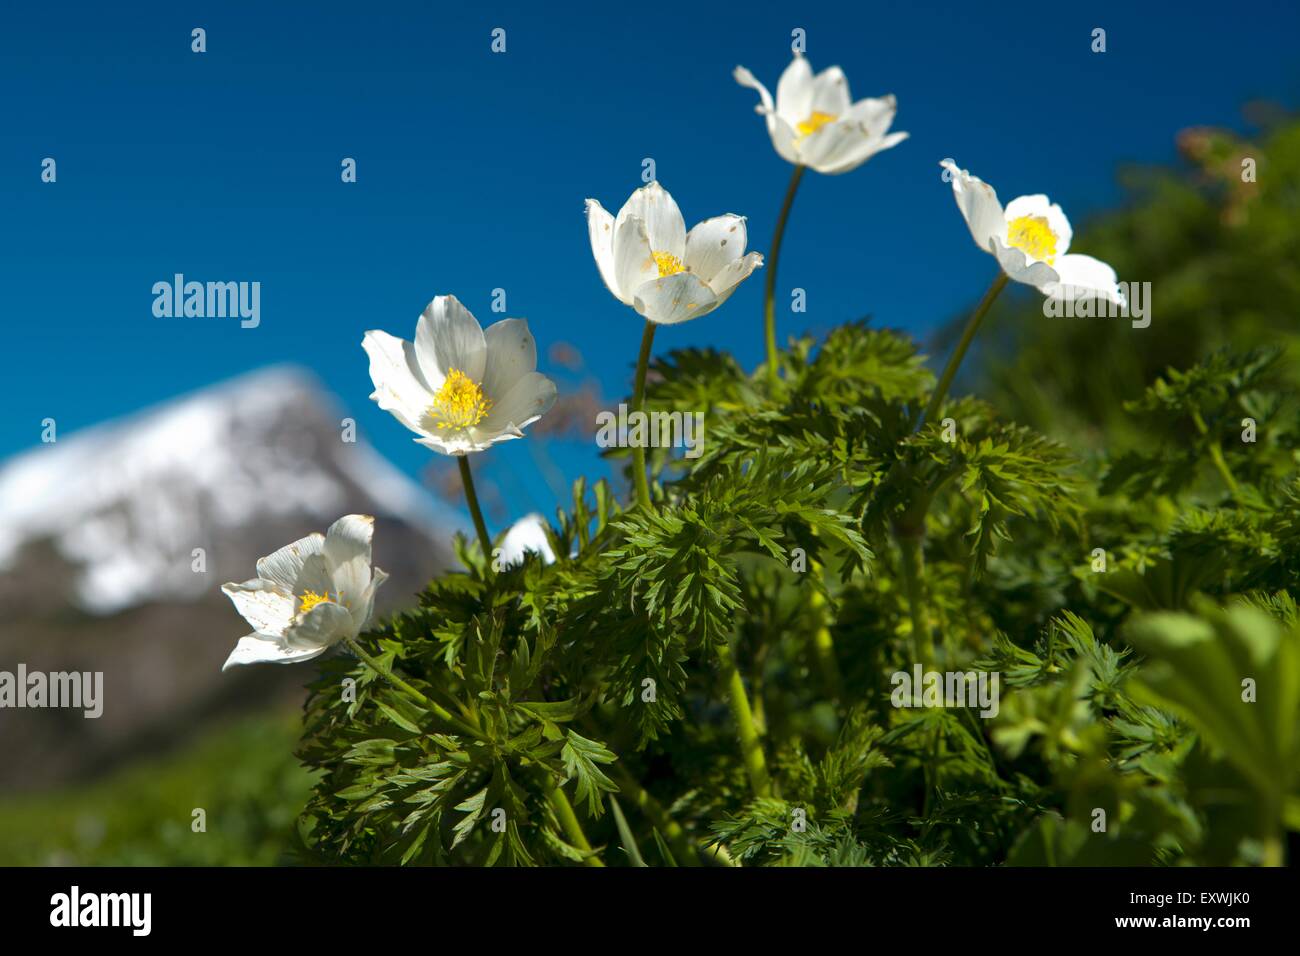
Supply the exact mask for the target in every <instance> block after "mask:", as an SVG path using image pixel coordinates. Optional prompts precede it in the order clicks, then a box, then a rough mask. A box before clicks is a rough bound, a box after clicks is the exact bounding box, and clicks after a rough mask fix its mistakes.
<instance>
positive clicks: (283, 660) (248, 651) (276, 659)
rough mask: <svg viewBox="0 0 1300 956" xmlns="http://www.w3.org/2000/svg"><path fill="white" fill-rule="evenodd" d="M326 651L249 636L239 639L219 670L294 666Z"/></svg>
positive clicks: (281, 640)
mask: <svg viewBox="0 0 1300 956" xmlns="http://www.w3.org/2000/svg"><path fill="white" fill-rule="evenodd" d="M326 650H328V648H326V647H289V646H288V645H287V644H286V643H285V642H284V639H283V638H271V639H268V638H264V637H262V636H260V635H258V634H249V635H248V636H247V637H241V638H240V639H239V643H238V644H236V645H235V649H234V650H233V651H231V652H230V656H229V657H227V658H226V662H225V663H224V664H222V665H221V669H222V670H223V671H227V670H230V668H232V667H234V666H235V665H236V664H294V663H297V662H298V661H309V660H311V659H312V658H313V657H320V656H321V655H322V654H324V653H325V651H326Z"/></svg>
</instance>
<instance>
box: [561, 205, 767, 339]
mask: <svg viewBox="0 0 1300 956" xmlns="http://www.w3.org/2000/svg"><path fill="white" fill-rule="evenodd" d="M587 230H588V232H589V233H590V234H591V253H592V255H594V256H595V257H596V266H597V268H599V269H600V277H601V278H602V279H604V280H605V285H606V286H608V287H609V291H610V292H612V293H614V298H616V299H618V300H619V301H620V302H622V303H623V304H624V305H630V306H632V308H634V309H636V310H637V312H639V313H640V314H641V315H643V316H645V318H646V319H647V320H648V321H650V322H657V323H659V324H660V325H672V324H673V323H676V322H685V321H686V320H687V319H698V318H699V317H700V316H702V315H705V314H707V313H709V312H712V311H713V310H714V309H716V308H717V307H718V306H720V305H722V303H724V302H726V301H727V299H728V298H729V297H730V296H731V293H733V292H734V291H736V286H738V285H740V283H741V281H742V280H744V279H746V278H748V276H749V274H750V273H751V272H753V271H754V270H755V269H757V268H758V267H759V266H761V265H762V264H763V257H762V256H761V255H759V254H758V253H757V252H751V253H749V254H748V255H746V254H745V243H746V241H747V240H748V237H747V235H746V231H745V217H744V216H733V215H731V214H730V213H728V214H727V215H725V216H717V217H716V218H714V219H706V220H704V222H702V223H700V224H699V225H697V226H696V227H695V228H694V229H692V230H691V231H690V232H689V233H688V232H687V231H686V222H685V220H684V219H682V212H681V210H680V209H678V208H677V203H675V202H673V197H672V196H670V195H669V194H668V190H666V189H664V188H663V187H662V186H660V185H659V184H658V183H651V184H650V185H648V186H642V187H641V188H640V189H638V190H637V191H636V192H634V193H633V194H632V195H631V197H630V198H629V199H628V201H627V202H626V203H624V204H623V208H622V209H620V210H619V211H618V218H617V219H616V218H614V217H613V216H611V215H610V214H609V213H608V212H606V211H605V209H604V208H603V207H602V206H601V205H600V203H598V202H596V200H594V199H588V200H587Z"/></svg>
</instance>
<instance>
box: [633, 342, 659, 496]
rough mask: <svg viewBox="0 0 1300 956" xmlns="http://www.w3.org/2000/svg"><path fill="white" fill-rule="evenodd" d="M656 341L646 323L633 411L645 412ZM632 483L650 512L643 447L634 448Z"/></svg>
mask: <svg viewBox="0 0 1300 956" xmlns="http://www.w3.org/2000/svg"><path fill="white" fill-rule="evenodd" d="M654 340H655V324H654V323H653V322H646V324H645V332H643V333H642V334H641V354H640V355H638V356H637V360H636V381H635V382H634V383H633V385H632V409H633V411H638V412H639V411H644V410H645V409H644V406H645V373H646V368H647V367H648V366H649V365H650V347H651V346H652V345H653V344H654ZM632 483H633V485H635V486H636V500H637V503H638V504H640V505H641V507H642V508H645V509H646V510H647V511H649V510H650V507H651V506H650V484H649V482H647V481H646V475H645V448H644V447H643V446H641V445H633V446H632Z"/></svg>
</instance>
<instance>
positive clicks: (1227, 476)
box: [1192, 411, 1237, 498]
mask: <svg viewBox="0 0 1300 956" xmlns="http://www.w3.org/2000/svg"><path fill="white" fill-rule="evenodd" d="M1192 422H1193V424H1195V425H1196V430H1197V431H1198V432H1200V433H1201V437H1202V438H1208V437H1209V436H1210V430H1209V428H1207V427H1206V425H1205V419H1204V418H1202V417H1201V413H1200V412H1199V411H1193V412H1192ZM1209 448H1210V460H1211V461H1213V462H1214V467H1215V469H1216V470H1217V471H1218V472H1219V477H1220V478H1222V479H1223V483H1224V484H1225V485H1227V486H1228V491H1229V492H1230V493H1231V494H1232V496H1233V497H1234V498H1235V497H1237V479H1235V478H1233V477H1232V470H1231V469H1230V468H1229V467H1228V462H1227V459H1225V458H1224V457H1223V449H1222V448H1220V447H1219V442H1218V441H1217V440H1216V439H1211V441H1210V443H1209Z"/></svg>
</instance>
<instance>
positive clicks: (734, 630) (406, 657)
mask: <svg viewBox="0 0 1300 956" xmlns="http://www.w3.org/2000/svg"><path fill="white" fill-rule="evenodd" d="M1203 135H1206V136H1208V135H1210V134H1203ZM1216 135H1217V134H1216ZM1215 142H1218V143H1219V144H1220V145H1222V144H1223V143H1224V142H1226V141H1225V140H1222V139H1220V140H1217V141H1215ZM1211 152H1213V151H1211ZM1215 155H1218V154H1215ZM1258 155H1259V156H1261V157H1262V158H1261V163H1260V165H1261V169H1265V168H1267V169H1271V170H1272V171H1273V172H1272V173H1271V174H1270V175H1268V176H1264V175H1261V187H1260V192H1261V193H1262V194H1265V195H1262V196H1255V195H1254V194H1243V193H1242V192H1241V191H1240V190H1237V189H1235V188H1229V184H1228V183H1227V182H1226V181H1224V180H1222V179H1221V178H1220V179H1217V180H1216V179H1214V178H1213V177H1209V178H1207V177H1205V176H1204V175H1203V173H1204V169H1203V168H1202V169H1201V170H1200V174H1198V175H1191V176H1186V177H1171V176H1169V175H1165V176H1163V178H1160V179H1156V180H1152V181H1151V182H1150V183H1149V185H1148V189H1147V192H1146V193H1144V198H1143V199H1142V200H1141V201H1140V202H1139V203H1138V204H1137V205H1135V206H1134V208H1132V209H1130V210H1128V211H1126V212H1124V213H1123V214H1121V215H1120V216H1118V217H1116V218H1115V219H1113V220H1109V221H1107V222H1104V223H1102V224H1101V225H1100V226H1099V227H1098V229H1097V230H1094V232H1095V235H1091V236H1087V237H1086V238H1082V237H1081V239H1080V241H1079V245H1080V247H1081V248H1082V247H1084V246H1085V244H1086V246H1087V248H1088V250H1089V251H1090V252H1094V253H1095V254H1097V255H1099V256H1101V257H1102V258H1112V259H1113V261H1115V262H1117V263H1118V264H1120V265H1121V266H1122V267H1123V268H1121V270H1120V271H1121V274H1122V276H1124V277H1125V278H1134V279H1150V280H1151V281H1152V282H1153V284H1154V287H1155V295H1156V298H1155V300H1154V303H1153V308H1154V321H1153V324H1152V325H1151V326H1150V328H1148V329H1134V328H1131V327H1130V326H1129V325H1128V324H1127V323H1123V322H1119V321H1116V320H1111V319H1071V320H1053V321H1052V322H1050V323H1044V322H1043V319H1042V316H1041V313H1039V314H1036V315H1033V316H1030V317H1028V319H1027V320H1025V321H1022V322H1020V324H1018V325H1017V324H1016V320H1015V316H1014V315H1009V314H1008V313H1003V314H1002V318H1001V324H1000V325H999V324H995V325H994V327H993V331H992V333H991V334H992V336H993V339H994V344H995V345H997V344H1000V345H1001V347H1000V348H997V349H996V354H998V355H1008V354H1010V355H1014V356H1017V359H1016V364H1015V365H1014V367H1011V366H1007V367H995V368H992V369H987V371H988V379H987V383H984V384H981V386H980V387H981V390H984V391H985V394H986V395H987V396H989V397H991V399H992V400H991V401H983V400H979V399H976V398H971V397H960V396H950V397H949V398H948V400H947V401H946V402H945V403H944V405H943V407H942V408H941V409H940V414H939V415H937V416H935V419H934V420H933V421H929V422H927V423H926V424H925V426H924V427H922V428H919V429H917V428H916V427H915V423H916V422H917V420H918V418H919V414H920V409H922V408H924V407H925V406H926V404H927V402H928V400H929V398H930V394H931V389H932V388H933V385H934V378H933V376H932V375H931V374H930V372H929V370H928V369H927V367H926V365H925V364H924V361H923V358H922V356H920V355H919V353H918V352H917V349H916V347H915V345H914V344H913V343H912V342H911V341H910V340H908V339H907V338H906V337H904V336H901V335H898V334H896V333H893V332H890V331H887V330H881V329H872V328H869V327H868V326H866V325H865V324H862V323H853V324H849V325H845V326H842V327H840V328H837V329H835V330H833V331H832V332H831V333H830V334H829V335H828V336H827V337H826V339H825V340H824V341H821V342H817V341H814V340H812V339H809V338H800V339H797V340H795V341H793V342H791V343H790V345H789V348H788V349H787V350H786V351H784V352H783V353H782V356H781V361H782V373H783V374H782V378H781V381H780V382H779V384H777V385H776V386H771V385H769V383H768V381H767V377H766V372H765V370H763V369H760V370H758V371H757V372H754V373H749V372H746V371H745V370H744V369H742V368H741V367H740V365H739V364H738V363H737V362H736V361H735V360H734V359H732V358H731V357H730V356H729V355H726V354H725V353H722V352H718V351H713V350H708V351H705V350H684V351H678V352H673V353H670V354H669V355H667V356H665V357H661V358H658V359H656V360H655V362H654V363H653V366H652V375H651V376H650V385H649V390H648V395H647V407H648V408H650V409H651V410H659V411H692V412H694V411H702V412H704V414H705V421H706V428H707V431H706V440H705V447H704V454H703V455H702V456H701V457H699V458H697V459H687V458H684V457H681V456H679V455H674V453H673V452H672V451H671V450H668V449H655V450H654V451H652V453H651V454H650V471H651V477H652V488H653V497H654V508H653V509H651V510H646V509H641V508H628V509H626V510H623V509H621V508H620V505H619V503H618V501H617V499H616V496H615V495H614V494H613V493H612V492H611V490H610V488H609V487H608V486H607V485H606V484H605V483H603V482H601V483H598V484H595V485H593V486H590V487H588V486H587V485H586V484H584V483H582V482H579V483H578V484H577V485H576V486H575V488H574V491H573V502H572V505H571V506H570V507H568V508H565V509H561V510H560V511H559V512H558V513H557V515H556V519H555V521H554V522H553V523H552V527H551V528H550V536H551V545H552V549H553V550H554V552H555V554H556V555H558V556H559V557H558V559H557V560H556V561H555V562H554V563H551V564H545V563H543V562H542V561H540V560H539V559H537V558H536V557H531V556H530V557H528V558H527V559H526V560H525V561H524V562H523V563H522V564H521V565H518V566H515V567H510V568H505V569H502V570H494V569H492V568H491V567H489V566H488V564H487V563H486V562H485V560H484V556H483V555H482V554H481V553H480V552H479V550H478V548H477V547H476V546H472V545H470V544H469V543H468V542H466V541H464V540H461V541H459V542H458V544H457V547H458V553H459V554H460V557H461V560H462V562H463V563H464V565H465V568H466V570H465V571H464V572H463V573H456V574H451V575H447V576H444V577H442V578H440V579H437V580H435V581H432V582H430V584H429V586H428V587H427V588H426V590H425V591H424V593H423V594H422V595H421V600H420V606H419V608H417V609H416V610H414V611H411V612H409V613H407V614H403V615H401V616H399V617H397V618H395V619H393V620H390V621H388V622H386V623H385V624H383V625H382V626H380V627H378V628H377V629H376V630H374V631H373V632H372V633H370V634H368V635H365V636H363V638H362V644H363V645H364V647H365V649H366V650H367V652H368V653H370V654H374V655H376V656H377V657H378V658H379V660H380V662H381V664H382V666H383V667H384V668H391V669H392V671H393V672H394V673H395V674H397V675H399V676H400V678H401V680H403V681H405V682H406V683H407V684H408V685H409V687H410V688H411V689H413V690H414V691H415V692H416V693H417V694H418V695H419V697H420V698H422V700H420V699H417V698H416V697H414V696H412V694H410V693H408V692H406V691H404V690H403V689H402V688H401V687H395V686H392V685H390V684H389V683H387V682H386V681H385V680H384V679H383V678H382V677H380V676H378V675H377V674H376V673H374V671H372V670H370V669H369V668H368V667H366V666H364V665H363V664H362V663H360V662H358V661H354V660H353V659H351V658H349V657H342V658H338V659H335V660H332V661H329V662H327V663H326V664H325V667H324V669H323V673H322V676H321V678H320V679H319V680H318V681H317V682H316V683H315V684H314V685H313V689H312V696H311V699H310V701H309V703H308V707H307V713H306V729H305V735H304V738H303V740H302V743H301V746H300V755H301V757H302V758H303V760H304V761H305V762H306V763H307V765H308V766H309V767H311V768H313V769H315V770H317V771H319V775H318V778H317V779H318V782H317V785H316V788H315V791H314V794H313V796H312V798H311V800H310V802H309V803H308V805H307V808H306V811H305V813H304V815H303V818H302V832H303V835H304V839H305V841H306V843H307V845H308V847H309V848H310V852H311V853H312V854H313V855H314V856H315V857H317V858H319V859H321V860H326V861H349V862H357V863H403V864H407V863H425V864H483V865H516V864H517V865H531V864H538V865H545V864H566V863H567V864H582V863H587V864H591V863H595V862H600V863H604V864H605V865H633V866H642V865H651V866H653V865H684V866H691V865H700V864H704V865H711V864H717V863H722V864H740V865H796V866H804V865H808V866H814V865H815V866H879V865H950V864H951V865H1005V864H1011V865H1021V864H1054V865H1125V864H1134V865H1145V864H1161V865H1174V864H1179V865H1186V864H1231V863H1253V862H1265V863H1277V862H1280V861H1281V860H1282V859H1283V856H1284V845H1285V834H1286V833H1287V831H1288V830H1294V829H1296V828H1298V827H1300V801H1298V800H1297V794H1296V785H1297V762H1298V761H1300V650H1298V648H1300V622H1298V621H1297V612H1296V602H1295V596H1296V592H1297V589H1298V588H1300V577H1298V575H1300V517H1298V516H1300V507H1298V505H1300V477H1298V475H1297V471H1298V467H1297V466H1298V460H1297V449H1300V442H1298V441H1297V440H1296V435H1297V428H1296V425H1297V414H1296V408H1295V402H1294V396H1295V394H1296V385H1297V375H1296V371H1295V369H1294V366H1293V364H1292V363H1291V362H1290V361H1289V360H1288V355H1287V351H1286V344H1287V343H1286V342H1285V341H1282V342H1280V343H1275V342H1274V341H1273V340H1276V339H1285V338H1286V337H1287V335H1291V334H1292V333H1289V332H1288V333H1286V335H1279V334H1278V333H1277V332H1276V330H1278V329H1281V328H1283V327H1284V326H1285V327H1286V328H1290V326H1287V325H1286V323H1289V322H1293V317H1294V314H1295V309H1294V308H1290V307H1289V306H1288V303H1290V304H1291V305H1297V304H1300V303H1297V302H1296V289H1297V288H1300V286H1297V285H1295V284H1294V281H1293V280H1294V275H1295V273H1294V267H1293V266H1288V268H1289V269H1290V272H1289V273H1287V275H1289V276H1291V281H1290V284H1288V280H1287V279H1286V278H1285V277H1284V276H1283V277H1279V276H1278V275H1276V274H1274V273H1273V272H1272V271H1271V269H1272V268H1273V267H1274V266H1276V265H1277V264H1278V263H1281V262H1282V261H1283V260H1284V259H1285V257H1286V256H1288V255H1291V256H1292V258H1291V259H1290V260H1289V261H1290V262H1294V261H1296V260H1295V258H1294V253H1295V251H1296V249H1297V242H1298V239H1300V225H1297V224H1298V223H1300V217H1297V216H1294V215H1292V216H1291V217H1290V218H1286V217H1283V216H1280V215H1279V214H1278V212H1277V209H1276V208H1274V205H1270V204H1280V205H1281V206H1283V207H1286V208H1289V209H1290V210H1291V212H1292V213H1294V212H1295V209H1294V205H1295V193H1294V190H1290V192H1287V190H1288V189H1289V187H1287V186H1285V185H1268V186H1265V185H1263V184H1264V183H1265V181H1266V180H1267V181H1270V182H1272V183H1275V184H1284V183H1286V182H1289V181H1294V175H1290V176H1289V177H1288V176H1284V175H1279V174H1280V173H1281V172H1283V171H1285V170H1291V173H1292V174H1300V130H1297V129H1295V128H1287V129H1281V130H1277V131H1275V132H1273V133H1272V134H1270V136H1269V138H1268V140H1267V146H1266V148H1265V147H1261V148H1260V149H1259V151H1258ZM1207 162H1208V160H1207ZM1225 217H1226V218H1225ZM1225 223H1226V225H1225ZM1138 240H1141V241H1138ZM1122 250H1129V251H1128V253H1127V255H1128V256H1129V258H1125V254H1124V253H1123V252H1122ZM1271 264H1272V265H1271ZM1278 267H1279V268H1280V266H1278ZM1130 268H1131V270H1132V271H1131V272H1130ZM1250 283H1259V284H1261V285H1262V286H1263V287H1264V289H1263V291H1262V292H1257V291H1256V290H1254V289H1252V288H1250ZM1207 315H1208V316H1211V317H1212V319H1211V318H1206V316H1207ZM1022 318H1023V317H1022ZM1284 319H1285V321H1284ZM1184 321H1185V322H1186V323H1187V326H1186V329H1184V328H1183V327H1181V325H1180V323H1182V322H1184ZM1070 323H1073V324H1070ZM1098 323H1110V324H1108V325H1099V324H1098ZM1229 327H1231V328H1232V330H1233V335H1232V336H1231V338H1232V341H1231V342H1229V341H1228V336H1227V335H1226V333H1224V331H1223V330H1224V329H1227V328H1229ZM986 344H987V343H986ZM1274 344H1280V345H1281V346H1282V347H1281V348H1274V347H1272V346H1273V345H1274ZM1229 345H1231V347H1230V348H1228V347H1225V346H1229ZM1008 346H1009V347H1008ZM1244 419H1250V420H1252V421H1253V423H1254V429H1255V430H1254V431H1253V432H1251V436H1250V437H1247V432H1246V431H1245V430H1244V429H1246V425H1245V424H1244V423H1243V420H1244ZM948 420H950V421H948ZM1252 438H1253V439H1254V440H1251V439H1252ZM611 454H612V455H614V456H617V457H618V458H619V460H622V461H626V460H627V459H626V456H623V455H622V453H620V452H611ZM917 665H921V666H923V669H933V670H939V671H943V672H949V673H960V674H964V675H967V676H969V677H970V678H972V679H976V678H980V677H982V678H984V679H991V678H992V677H993V676H994V675H996V677H997V678H998V679H999V681H1000V684H999V687H1000V694H999V696H998V701H997V707H996V708H995V709H996V713H988V714H986V715H984V716H981V715H980V711H979V710H978V708H974V707H966V706H944V707H907V706H896V703H897V702H896V701H895V700H894V698H893V695H892V693H891V691H892V690H893V689H894V687H895V684H896V680H897V675H899V674H900V673H906V674H910V673H911V672H912V670H913V668H914V667H915V666H917ZM345 678H351V679H352V680H354V681H355V695H350V694H344V693H343V688H344V686H345V684H344V679H345ZM1246 680H1249V681H1253V682H1254V683H1253V684H1252V685H1251V686H1252V687H1253V688H1254V690H1253V693H1254V695H1255V696H1254V697H1253V698H1251V699H1249V700H1248V699H1246V698H1245V697H1243V687H1244V685H1243V681H1246ZM737 681H739V683H740V685H741V686H742V687H743V689H744V695H745V702H746V703H747V704H748V709H749V711H750V712H751V713H752V716H751V717H750V718H746V720H747V721H748V724H749V725H750V726H752V728H753V734H752V735H750V742H748V743H746V742H745V741H744V740H742V739H738V729H739V728H738V724H737V721H738V720H739V719H741V715H742V714H743V712H744V710H745V708H743V707H738V706H737V704H738V703H739V701H738V700H737V698H735V697H734V696H733V693H734V688H735V686H736V683H737ZM729 701H730V702H731V704H732V706H731V707H728V702H729ZM756 761H757V763H758V766H757V768H756V766H755V763H756ZM606 810H609V811H611V812H606Z"/></svg>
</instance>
